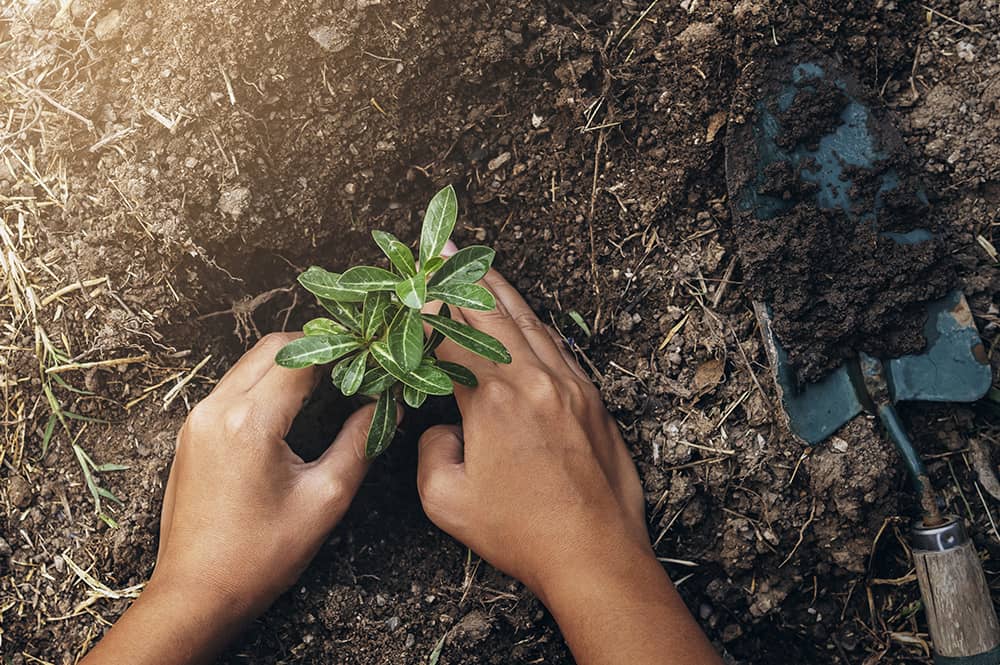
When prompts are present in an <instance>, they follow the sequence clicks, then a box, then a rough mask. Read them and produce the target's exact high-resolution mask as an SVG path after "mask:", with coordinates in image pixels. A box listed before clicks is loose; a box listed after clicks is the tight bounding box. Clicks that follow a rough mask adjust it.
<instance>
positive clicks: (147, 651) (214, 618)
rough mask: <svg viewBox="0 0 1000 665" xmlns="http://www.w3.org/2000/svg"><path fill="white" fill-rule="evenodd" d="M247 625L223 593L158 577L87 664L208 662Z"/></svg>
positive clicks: (181, 663) (242, 612)
mask: <svg viewBox="0 0 1000 665" xmlns="http://www.w3.org/2000/svg"><path fill="white" fill-rule="evenodd" d="M247 622H248V617H247V615H246V614H245V612H244V611H242V610H241V609H240V608H239V607H234V606H232V605H228V606H227V603H226V599H225V596H224V595H221V594H218V593H215V592H213V591H209V590H207V589H205V588H194V587H192V586H191V585H189V584H185V583H181V582H180V581H177V580H173V579H171V578H169V577H167V576H164V575H161V576H156V575H154V576H153V579H151V580H150V581H149V583H148V584H147V585H146V588H145V590H143V592H142V594H141V595H140V596H139V598H138V599H136V601H135V602H134V603H132V606H131V607H129V609H128V611H127V612H125V614H124V615H123V616H122V617H121V619H119V620H118V622H117V623H115V625H114V626H113V627H112V629H111V631H110V632H109V633H108V634H107V635H105V636H104V638H103V639H102V640H101V641H100V642H99V643H98V644H97V646H95V647H94V649H93V650H92V651H91V652H90V653H89V654H88V655H87V658H86V660H85V661H84V665H103V664H104V663H108V664H109V665H112V664H117V663H131V664H132V665H154V664H155V665H160V664H162V663H172V664H174V665H197V664H200V663H208V662H211V661H212V659H213V658H214V657H215V656H216V655H217V654H218V653H219V652H220V651H221V650H222V648H223V647H224V646H225V644H226V643H227V642H229V641H230V640H231V639H233V638H234V637H235V636H236V635H237V633H238V632H239V631H240V630H241V629H242V628H243V626H244V625H246V623H247Z"/></svg>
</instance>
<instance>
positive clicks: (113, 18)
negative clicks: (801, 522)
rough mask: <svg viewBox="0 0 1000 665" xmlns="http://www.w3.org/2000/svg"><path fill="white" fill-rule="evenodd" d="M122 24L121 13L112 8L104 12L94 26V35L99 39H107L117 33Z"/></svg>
mask: <svg viewBox="0 0 1000 665" xmlns="http://www.w3.org/2000/svg"><path fill="white" fill-rule="evenodd" d="M121 25H122V13H121V12H120V11H118V10H117V9H112V10H111V11H110V12H108V13H107V14H105V15H104V16H103V17H101V19H100V20H99V21H98V22H97V25H95V26H94V36H95V37H97V39H98V40H100V41H102V42H103V41H107V40H109V39H112V38H114V37H115V36H117V35H118V31H119V29H120V28H121Z"/></svg>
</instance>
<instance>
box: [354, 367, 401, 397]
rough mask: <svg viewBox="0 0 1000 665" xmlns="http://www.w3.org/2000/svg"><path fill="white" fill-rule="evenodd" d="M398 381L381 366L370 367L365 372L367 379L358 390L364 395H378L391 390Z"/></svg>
mask: <svg viewBox="0 0 1000 665" xmlns="http://www.w3.org/2000/svg"><path fill="white" fill-rule="evenodd" d="M396 382H397V379H396V377H394V376H393V375H392V374H389V372H387V371H385V370H384V369H383V368H382V366H381V365H377V366H375V367H369V368H368V371H366V372H365V378H364V380H363V381H362V382H361V387H360V388H358V393H360V394H362V395H378V394H379V393H383V392H385V391H386V390H389V389H390V388H392V387H393V386H394V385H396Z"/></svg>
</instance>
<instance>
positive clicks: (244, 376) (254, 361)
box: [212, 333, 302, 394]
mask: <svg viewBox="0 0 1000 665" xmlns="http://www.w3.org/2000/svg"><path fill="white" fill-rule="evenodd" d="M299 337H302V333H270V334H268V335H264V336H263V337H261V338H260V340H259V341H258V342H257V343H256V344H255V345H254V347H253V348H252V349H250V350H249V351H247V352H246V353H245V354H243V357H242V358H240V359H239V360H238V361H236V364H235V365H233V366H232V367H231V368H229V371H228V372H226V373H225V374H224V375H223V377H222V378H221V379H219V382H218V383H217V384H216V385H215V388H214V389H213V390H212V393H213V394H215V393H229V394H235V393H245V392H247V391H249V390H250V389H251V388H252V387H253V386H254V385H255V384H256V383H257V382H258V381H260V380H261V378H263V376H264V375H265V374H267V372H268V370H270V369H271V368H272V367H274V356H276V355H277V353H278V351H280V350H281V349H282V348H283V347H284V346H285V345H286V344H288V343H289V342H291V341H292V340H294V339H298V338H299Z"/></svg>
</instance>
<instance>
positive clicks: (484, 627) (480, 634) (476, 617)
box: [452, 610, 493, 644]
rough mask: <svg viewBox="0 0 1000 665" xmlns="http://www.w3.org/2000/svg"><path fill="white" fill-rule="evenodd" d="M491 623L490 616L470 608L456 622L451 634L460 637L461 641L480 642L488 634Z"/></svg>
mask: <svg viewBox="0 0 1000 665" xmlns="http://www.w3.org/2000/svg"><path fill="white" fill-rule="evenodd" d="M492 627H493V624H492V622H491V621H490V618H489V617H488V616H486V615H485V614H483V613H482V612H480V611H479V610H472V611H471V612H469V613H468V614H466V615H465V616H464V617H462V620H461V621H459V622H458V624H457V625H456V626H455V628H454V630H453V631H452V635H454V636H455V637H457V638H461V639H462V641H463V642H467V643H469V644H476V643H478V642H482V641H483V640H484V639H486V637H487V636H488V635H489V634H490V630H491V629H492Z"/></svg>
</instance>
